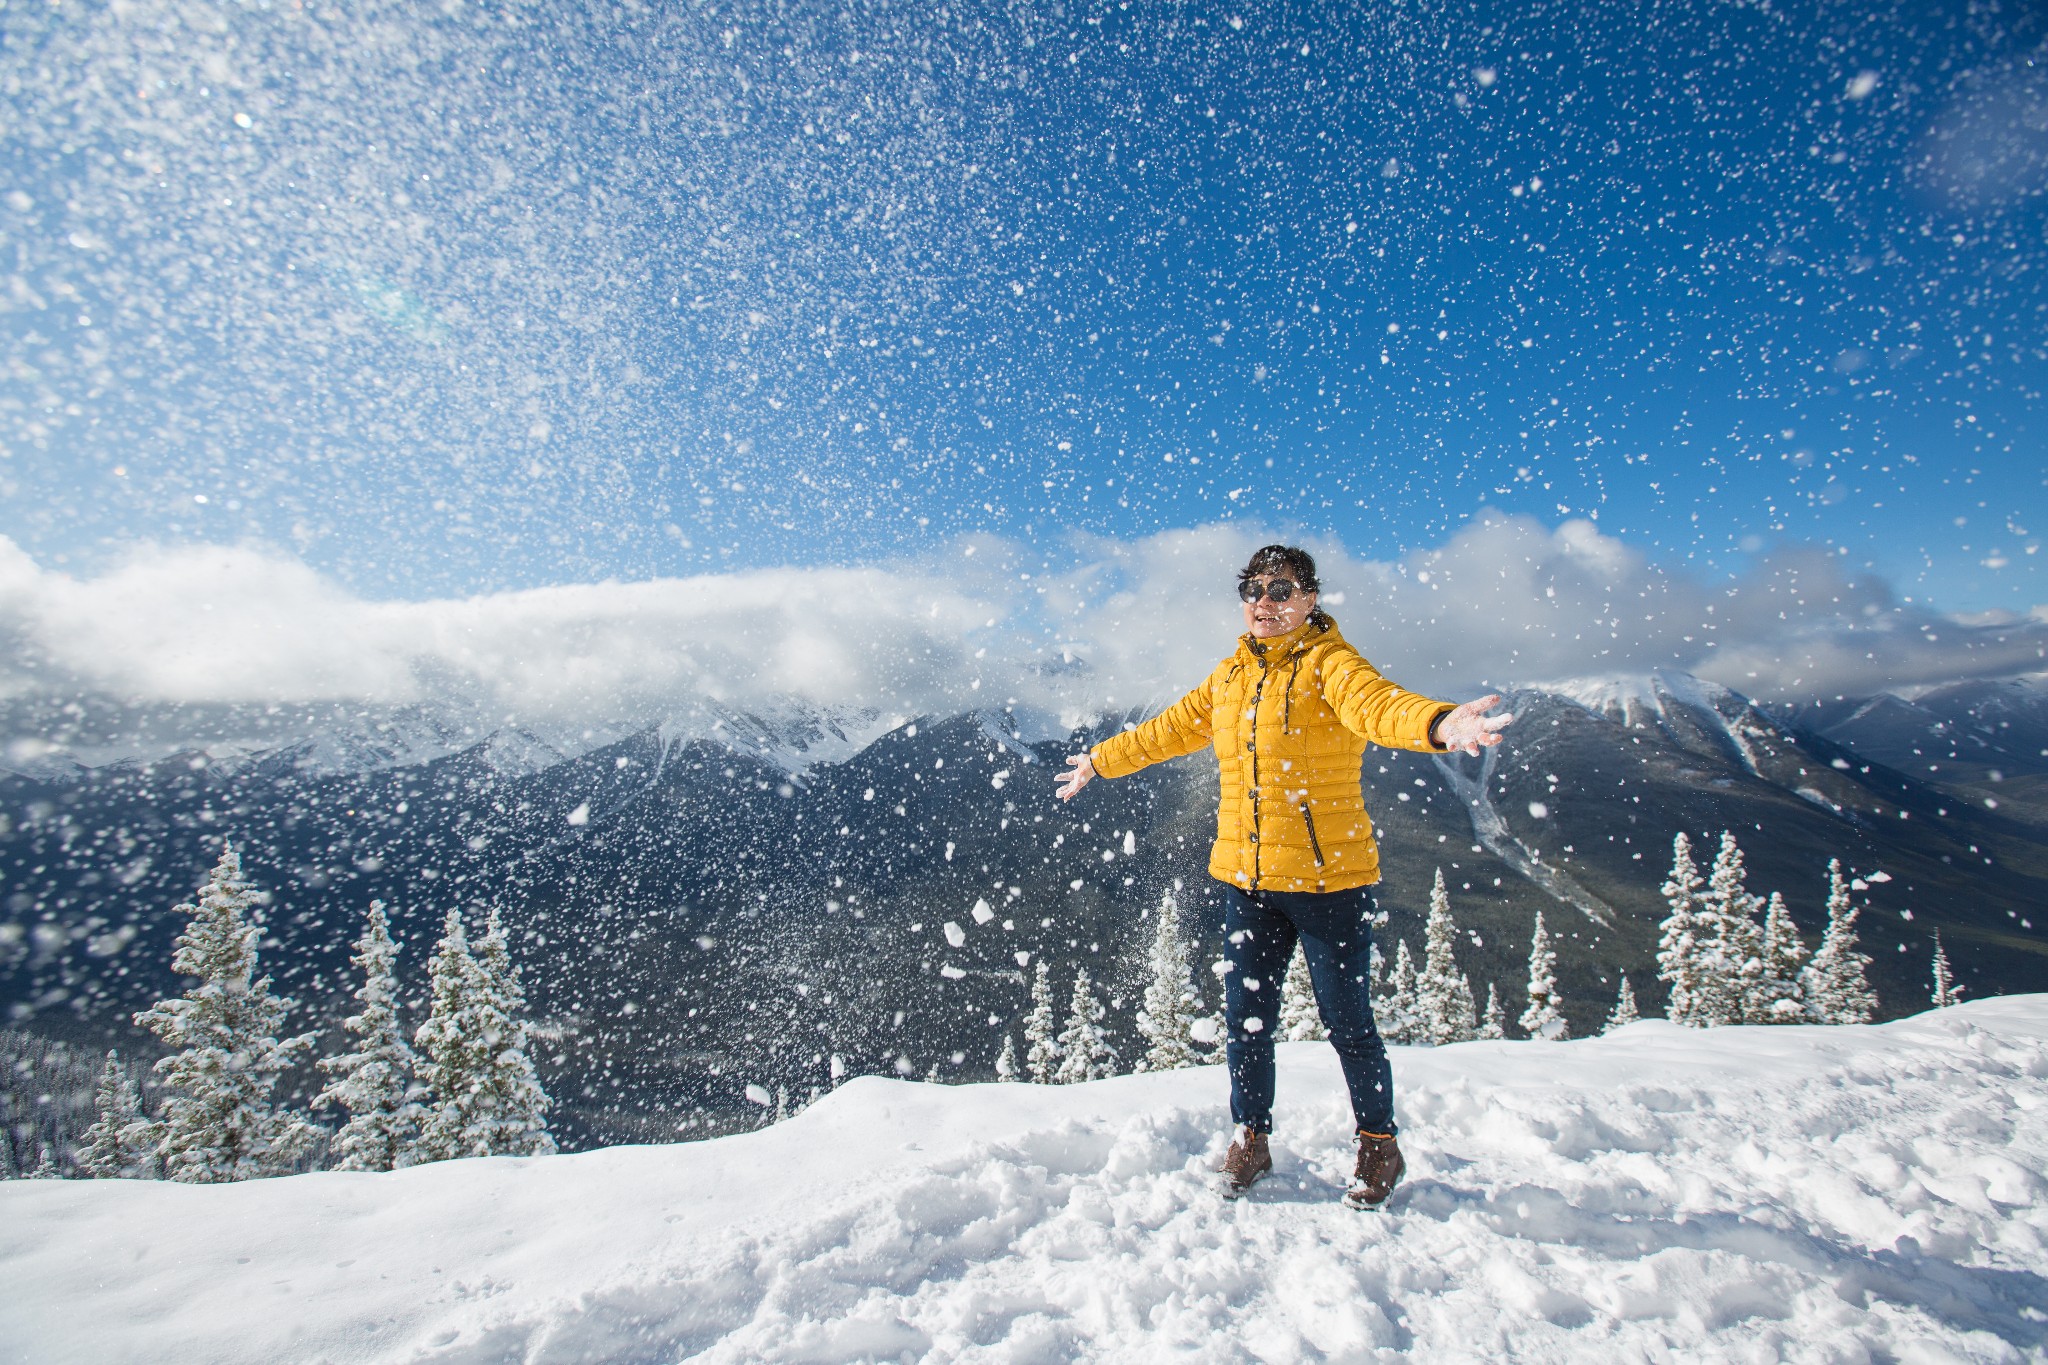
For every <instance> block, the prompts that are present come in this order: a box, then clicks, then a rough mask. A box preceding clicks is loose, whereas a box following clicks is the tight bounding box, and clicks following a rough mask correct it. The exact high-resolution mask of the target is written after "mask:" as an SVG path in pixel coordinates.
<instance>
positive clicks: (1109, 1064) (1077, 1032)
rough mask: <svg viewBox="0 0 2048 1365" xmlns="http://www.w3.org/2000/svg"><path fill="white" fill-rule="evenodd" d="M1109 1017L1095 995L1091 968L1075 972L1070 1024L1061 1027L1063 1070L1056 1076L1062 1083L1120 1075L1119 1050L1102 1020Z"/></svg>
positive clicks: (1075, 1082) (1061, 1067)
mask: <svg viewBox="0 0 2048 1365" xmlns="http://www.w3.org/2000/svg"><path fill="white" fill-rule="evenodd" d="M1107 1017H1108V1014H1107V1012H1106V1011H1105V1010H1104V1009H1103V1008H1102V1002H1101V1001H1099V1000H1097V999H1096V998H1095V988H1094V984H1093V983H1092V982H1090V981H1089V980H1088V969H1087V968H1086V967H1083V968H1081V969H1080V970H1079V971H1077V972H1075V973H1074V995H1073V998H1072V1000H1070V1001H1069V1002H1068V1005H1067V1024H1066V1027H1065V1028H1063V1029H1061V1030H1060V1069H1059V1073H1058V1075H1057V1076H1056V1077H1055V1078H1054V1079H1055V1080H1057V1081H1058V1082H1059V1083H1060V1084H1061V1085H1074V1084H1077V1083H1079V1082H1081V1081H1099V1080H1101V1079H1102V1078H1103V1077H1105V1076H1114V1075H1115V1074H1116V1053H1115V1051H1113V1050H1112V1049H1111V1048H1110V1046H1109V1037H1108V1034H1107V1033H1106V1032H1105V1031H1104V1030H1103V1027H1102V1021H1103V1020H1104V1019H1105V1018H1107Z"/></svg>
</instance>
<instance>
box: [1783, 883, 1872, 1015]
mask: <svg viewBox="0 0 2048 1365" xmlns="http://www.w3.org/2000/svg"><path fill="white" fill-rule="evenodd" d="M1858 913H1859V912H1858V911H1857V909H1856V907H1855V906H1853V905H1851V904H1850V903H1849V886H1848V883H1847V882H1846V881H1844V880H1843V877H1842V860H1841V859H1840V858H1831V859H1829V860H1828V927H1827V932H1826V933H1824V934H1823V935H1822V936H1821V941H1820V947H1819V948H1817V949H1815V950H1814V954H1813V960H1812V961H1810V962H1808V963H1807V964H1806V970H1804V971H1802V972H1801V973H1800V974H1799V984H1800V987H1801V989H1802V992H1803V994H1804V995H1805V998H1806V1013H1807V1017H1808V1018H1810V1019H1812V1020H1814V1021H1815V1022H1816V1023H1822V1024H1867V1023H1869V1022H1870V1018H1871V1016H1872V1015H1873V1014H1875V1013H1876V1012H1877V995H1876V993H1875V992H1873V991H1872V990H1871V989H1870V981H1869V979H1868V978H1867V977H1865V976H1864V972H1865V970H1866V969H1868V968H1869V966H1870V959H1869V958H1868V957H1865V956H1864V955H1863V953H1862V952H1861V951H1860V950H1858V948H1857V946H1856V916H1857V915H1858Z"/></svg>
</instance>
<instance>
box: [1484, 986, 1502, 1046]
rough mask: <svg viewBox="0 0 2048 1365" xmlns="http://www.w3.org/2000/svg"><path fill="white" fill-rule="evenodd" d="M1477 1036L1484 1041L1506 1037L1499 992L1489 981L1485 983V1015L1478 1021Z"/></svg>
mask: <svg viewBox="0 0 2048 1365" xmlns="http://www.w3.org/2000/svg"><path fill="white" fill-rule="evenodd" d="M1479 1036H1480V1037H1481V1038H1486V1039H1495V1038H1505V1037H1507V1036H1508V1019H1507V1013H1506V1011H1504V1010H1502V1009H1501V1007H1500V992H1499V991H1497V990H1495V989H1494V988H1493V983H1492V982H1491V981H1489V982H1487V983H1486V1013H1485V1014H1483V1015H1481V1016H1480V1019H1479Z"/></svg>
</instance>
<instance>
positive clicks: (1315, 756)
mask: <svg viewBox="0 0 2048 1365" xmlns="http://www.w3.org/2000/svg"><path fill="white" fill-rule="evenodd" d="M1451 709H1452V708H1451V704H1450V703H1449V702H1442V701H1435V700H1432V699H1431V698H1429V697H1425V696H1422V695H1421V694H1419V693H1415V692H1409V691H1407V690H1405V689H1403V688H1401V687H1397V686H1396V685H1395V684H1393V683H1391V682H1389V681H1388V680H1387V679H1385V678H1383V677H1381V676H1380V673H1379V670H1378V669H1375V668H1374V667H1373V666H1372V665H1371V664H1369V663H1367V662H1366V661H1365V659H1364V657H1363V656H1361V655H1360V654H1359V652H1358V651H1357V650H1355V649H1353V648H1352V647H1351V646H1350V645H1348V644H1346V643H1345V642H1344V637H1343V636H1342V635H1340V634H1339V633H1338V632H1337V623H1336V622H1335V621H1332V620H1331V619H1330V618H1329V617H1328V616H1326V615H1320V614H1319V615H1318V617H1315V618H1311V619H1310V620H1308V621H1306V622H1304V623H1303V624H1302V625H1301V626H1300V627H1298V628H1297V629H1295V630H1293V631H1290V632H1289V633H1287V634H1286V635H1281V636H1276V637H1275V638H1273V639H1271V640H1263V641H1261V640H1254V639H1253V638H1252V637H1251V636H1250V635H1245V636H1243V637H1241V638H1240V639H1239V640H1238V642H1237V652H1236V653H1234V654H1232V655H1231V656H1230V657H1229V658H1227V659H1225V660H1224V661H1223V662H1222V663H1220V664H1217V665H1216V667H1215V670H1214V671H1213V672H1211V673H1210V674H1209V677H1208V679H1207V681H1205V682H1203V683H1202V684H1201V686H1199V687H1197V688H1195V690H1194V691H1192V692H1190V693H1188V694H1187V695H1186V696H1185V697H1182V698H1181V699H1180V700H1179V701H1177V702H1175V703H1174V704H1173V705H1172V706H1170V707H1168V708H1167V709H1166V710H1164V711H1162V712H1160V713H1159V714H1158V715H1156V716H1154V717H1153V718H1152V719H1150V720H1148V721H1146V722H1145V723H1144V724H1143V725H1140V726H1138V727H1137V728H1136V729H1134V730H1126V731H1124V732H1123V733H1122V734H1120V735H1113V736H1111V737H1110V738H1108V739H1105V740H1104V741H1102V743H1100V744H1098V745H1096V746H1095V747H1094V748H1093V749H1092V750H1090V751H1089V758H1090V759H1091V760H1093V762H1094V764H1095V772H1096V775H1097V776H1100V777H1112V778H1114V777H1123V776H1125V775H1126V774H1128V773H1134V772H1136V771H1137V770H1138V769H1140V768H1144V767H1149V766H1150V765H1152V764H1154V763H1161V762H1164V761H1165V760H1167V759H1169V758H1179V757H1180V756H1181V755H1183V754H1191V753H1193V752H1194V751H1195V750H1197V749H1199V748H1201V747H1202V746H1203V745H1204V744H1208V745H1211V746H1212V747H1214V748H1215V750H1216V757H1217V759H1218V761H1219V762H1220V763H1221V765H1222V769H1223V772H1222V777H1223V792H1222V800H1221V802H1220V803H1219V804H1218V806H1217V809H1216V844H1215V847H1214V848H1213V849H1211V850H1210V853H1209V875H1210V876H1212V877H1215V878H1216V879H1217V880H1218V881H1224V882H1230V883H1232V884H1234V885H1236V886H1241V887H1244V888H1245V889H1247V890H1261V891H1343V890H1348V889H1349V888H1351V887H1354V886H1370V885H1372V884H1373V883H1374V882H1376V881H1378V880H1379V879H1380V851H1379V845H1378V844H1377V843H1376V842H1375V841H1374V839H1373V833H1372V817H1371V816H1370V815H1367V814H1366V811H1365V797H1364V793H1363V792H1362V791H1361V790H1360V787H1359V767H1360V763H1361V762H1362V761H1363V759H1364V757H1365V749H1366V745H1367V744H1369V743H1370V744H1379V745H1383V746H1385V747H1387V748H1397V749H1420V750H1425V751H1429V752H1441V746H1439V745H1435V744H1432V743H1430V740H1429V727H1430V726H1431V725H1432V724H1433V723H1434V722H1435V720H1436V718H1437V717H1438V716H1440V715H1442V714H1444V713H1445V712H1447V711H1449V710H1451Z"/></svg>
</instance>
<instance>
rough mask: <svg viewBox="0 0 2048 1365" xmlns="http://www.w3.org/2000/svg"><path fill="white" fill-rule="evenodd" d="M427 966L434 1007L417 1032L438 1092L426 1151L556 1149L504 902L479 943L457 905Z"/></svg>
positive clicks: (444, 1154)
mask: <svg viewBox="0 0 2048 1365" xmlns="http://www.w3.org/2000/svg"><path fill="white" fill-rule="evenodd" d="M430 975H431V979H432V993H433V1010H432V1013H431V1014H430V1015H429V1016H428V1018H427V1022H426V1023H424V1024H421V1025H420V1027H419V1031H418V1033H416V1034H415V1035H414V1036H413V1043H414V1046H415V1047H417V1048H418V1063H417V1066H418V1072H417V1074H418V1076H419V1079H420V1082H421V1084H422V1085H423V1086H424V1087H425V1088H426V1090H427V1092H428V1094H429V1095H430V1096H431V1100H430V1103H431V1108H430V1110H429V1111H428V1114H427V1116H426V1118H425V1120H424V1121H422V1123H421V1124H420V1137H419V1144H418V1148H417V1151H418V1156H419V1159H420V1160H421V1161H447V1160H450V1159H452V1158H456V1157H468V1156H543V1155H546V1154H547V1153H550V1152H552V1151H554V1150H555V1142H554V1139H553V1138H552V1137H550V1136H549V1135H548V1130H547V1118H546V1113H547V1104H548V1099H547V1095H546V1094H545V1092H543V1091H542V1090H541V1087H540V1081H539V1080H538V1078H536V1077H535V1075H534V1071H533V1062H532V1059H531V1058H529V1057H528V1056H527V1054H526V1023H525V1019H524V1017H523V1014H524V1010H525V1006H526V1000H525V996H524V994H523V992H521V990H520V988H519V976H518V972H517V970H516V969H515V968H514V967H513V966H512V959H511V954H510V951H509V950H508V948H507V947H506V943H505V932H504V927H503V926H502V925H501V924H500V923H499V922H498V915H497V912H496V911H495V910H494V911H492V912H491V914H490V918H489V921H488V923H487V925H486V929H485V933H484V937H483V938H482V939H479V940H478V942H477V946H476V950H475V951H474V952H472V951H471V949H470V946H469V939H468V934H467V932H466V930H465V928H464V926H463V923H462V912H461V911H460V910H450V911H449V912H448V918H447V920H446V921H445V923H444V925H443V932H442V936H441V942H440V944H439V945H438V946H437V950H436V952H435V954H434V962H433V966H432V968H431V970H430Z"/></svg>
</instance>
